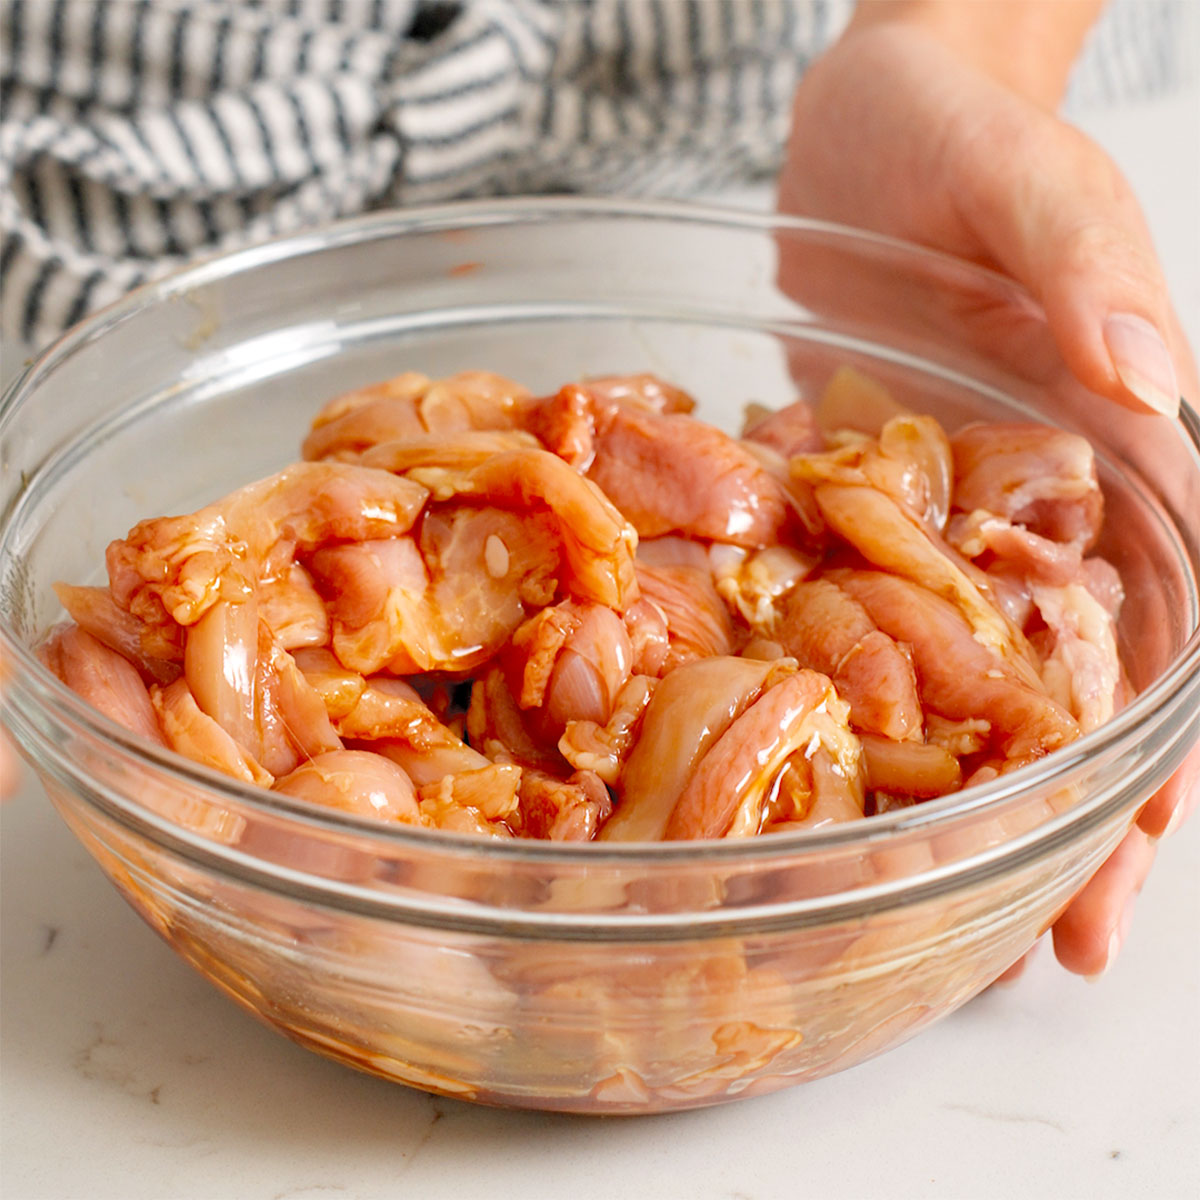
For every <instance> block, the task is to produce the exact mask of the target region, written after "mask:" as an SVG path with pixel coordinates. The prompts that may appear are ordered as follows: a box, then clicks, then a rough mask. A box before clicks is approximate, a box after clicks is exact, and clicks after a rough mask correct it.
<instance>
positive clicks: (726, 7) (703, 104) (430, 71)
mask: <svg viewBox="0 0 1200 1200" xmlns="http://www.w3.org/2000/svg"><path fill="white" fill-rule="evenodd" d="M1189 2H1190V0H1138V9H1139V18H1138V21H1137V22H1135V24H1136V26H1137V29H1138V31H1139V33H1138V36H1139V37H1140V38H1142V40H1143V41H1145V42H1146V43H1147V45H1146V46H1145V47H1143V48H1142V49H1143V50H1148V54H1147V53H1143V54H1141V55H1140V57H1139V56H1138V55H1131V54H1130V53H1129V52H1128V51H1129V46H1130V44H1131V43H1130V42H1129V39H1128V37H1127V36H1124V35H1122V33H1121V30H1120V29H1118V30H1117V31H1116V33H1115V35H1114V34H1110V35H1109V40H1110V41H1111V42H1112V45H1111V47H1110V53H1109V54H1108V55H1107V62H1108V67H1107V68H1106V69H1107V70H1108V72H1109V76H1110V77H1107V78H1099V80H1098V82H1099V90H1100V91H1107V92H1112V91H1113V90H1114V87H1115V88H1116V89H1117V90H1120V87H1121V86H1123V87H1124V88H1125V89H1126V90H1130V79H1127V78H1125V76H1126V75H1130V73H1131V72H1134V73H1135V68H1134V67H1131V66H1130V64H1131V63H1133V62H1134V60H1135V59H1139V60H1140V58H1148V59H1150V60H1153V59H1154V56H1155V55H1156V54H1157V56H1158V58H1157V62H1156V63H1155V65H1156V67H1157V68H1158V74H1157V76H1156V78H1158V79H1159V80H1160V81H1162V80H1164V79H1167V78H1168V77H1169V75H1170V71H1171V70H1172V69H1173V68H1172V63H1173V62H1174V60H1175V59H1176V58H1177V57H1178V55H1177V54H1173V53H1170V48H1171V45H1172V36H1175V37H1176V38H1177V34H1175V35H1173V34H1172V30H1173V28H1174V25H1173V23H1172V10H1173V9H1174V8H1176V7H1178V5H1179V4H1180V3H1184V4H1186V3H1189ZM852 8H853V0H588V2H585V0H578V2H566V3H562V2H557V3H556V2H551V0H464V2H462V3H458V4H445V3H435V4H430V3H418V2H416V0H0V37H2V38H3V51H4V60H3V70H2V72H0V238H2V240H0V328H2V332H3V334H4V336H5V337H6V338H9V339H17V340H19V341H21V342H24V343H26V344H29V345H34V346H36V345H39V344H41V343H43V342H45V341H46V340H48V339H49V338H51V337H53V336H54V335H56V334H57V333H59V332H60V331H61V330H63V329H65V328H66V327H68V326H70V325H71V324H73V323H74V322H75V321H77V320H79V319H80V318H81V317H82V316H84V315H85V314H86V313H87V312H88V311H90V310H91V309H93V308H95V307H98V306H100V305H102V304H104V303H107V302H108V301H110V300H112V299H114V298H116V297H117V296H118V295H120V294H121V293H123V292H124V291H125V290H127V289H128V288H130V287H132V286H134V285H136V284H138V283H140V282H142V281H143V280H145V279H147V278H149V277H151V276H153V275H156V274H161V273H162V272H164V271H166V270H168V269H170V268H171V267H173V266H176V265H178V264H179V263H181V262H184V261H186V260H187V259H188V258H190V257H193V256H195V255H197V254H201V253H210V252H212V251H215V250H222V249H228V248H231V247H233V246H236V245H240V244H244V243H246V242H249V241H255V240H259V239H262V238H265V237H269V236H272V235H276V234H281V233H287V232H290V231H293V230H296V229H298V228H301V227H304V226H307V225H312V224H315V223H319V222H322V221H326V220H329V219H331V218H335V217H339V216H345V215H348V214H352V213H356V212H360V211H363V210H365V209H368V208H375V207H380V206H384V205H403V204H413V203H419V202H428V201H434V200H443V199H449V198H454V197H463V196H471V195H487V194H499V193H515V192H546V191H585V192H607V193H624V194H670V195H685V194H689V193H694V192H696V191H698V190H702V189H703V190H709V191H711V190H712V189H714V188H717V187H719V186H721V185H722V184H724V183H726V182H729V181H734V180H748V179H753V178H757V177H762V176H765V175H767V174H769V173H770V172H772V171H774V170H775V169H776V167H777V165H778V161H779V156H780V152H781V149H782V146H783V143H784V140H785V138H786V134H787V122H788V111H789V101H790V98H791V94H792V91H793V89H794V87H795V85H796V82H797V80H798V78H799V76H800V73H801V72H802V71H803V70H804V68H805V66H806V64H807V63H808V62H809V61H810V60H811V59H812V58H813V57H814V56H815V55H816V54H818V53H819V52H820V51H821V50H822V49H823V48H824V47H825V46H827V45H828V44H829V42H830V41H831V40H832V39H833V38H834V37H836V36H837V34H838V33H839V32H840V30H841V28H842V27H843V26H844V24H845V22H846V20H847V19H848V17H849V15H850V12H851V10H852ZM1147 17H1152V18H1153V19H1151V20H1147ZM1126 34H1127V31H1126ZM1090 86H1092V87H1093V88H1094V89H1095V87H1096V81H1093V83H1092V84H1091V85H1090ZM1136 86H1137V83H1136V81H1134V84H1133V90H1136Z"/></svg>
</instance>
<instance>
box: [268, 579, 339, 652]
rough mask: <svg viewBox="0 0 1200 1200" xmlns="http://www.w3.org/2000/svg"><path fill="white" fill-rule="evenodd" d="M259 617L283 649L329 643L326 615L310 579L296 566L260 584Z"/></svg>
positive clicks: (327, 618) (327, 615)
mask: <svg viewBox="0 0 1200 1200" xmlns="http://www.w3.org/2000/svg"><path fill="white" fill-rule="evenodd" d="M258 615H259V618H260V620H261V621H262V622H263V624H264V625H266V627H267V628H268V629H269V630H270V631H271V634H272V636H273V637H274V638H275V641H276V642H277V643H278V644H279V645H280V646H282V647H283V648H284V649H285V650H296V649H299V648H300V647H303V646H326V645H328V644H329V636H330V631H329V614H328V613H327V612H326V611H325V605H324V603H323V602H322V600H321V597H320V595H318V593H317V589H316V587H315V586H314V584H313V581H312V576H311V575H309V573H308V572H307V571H306V570H305V569H304V568H303V567H302V566H301V565H300V564H299V563H291V564H289V565H288V566H287V567H286V568H285V569H284V570H283V571H282V572H280V574H278V575H276V576H275V577H274V578H271V579H263V580H261V581H260V583H259V585H258Z"/></svg>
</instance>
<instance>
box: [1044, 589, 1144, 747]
mask: <svg viewBox="0 0 1200 1200" xmlns="http://www.w3.org/2000/svg"><path fill="white" fill-rule="evenodd" d="M1032 591H1033V602H1034V604H1036V605H1037V608H1038V611H1039V612H1040V613H1041V615H1042V619H1043V620H1044V621H1045V622H1046V625H1047V626H1048V628H1049V631H1050V635H1051V639H1052V640H1051V644H1050V652H1049V654H1048V655H1047V656H1046V658H1045V660H1044V661H1043V663H1042V678H1043V679H1044V680H1045V682H1046V690H1047V691H1048V692H1049V693H1050V695H1051V696H1053V697H1054V698H1055V699H1056V700H1057V701H1058V702H1059V703H1060V704H1061V705H1062V706H1063V707H1064V708H1065V709H1067V710H1068V711H1069V712H1070V713H1071V715H1072V716H1073V717H1074V718H1075V719H1076V720H1077V721H1078V722H1079V728H1080V729H1081V730H1083V732H1084V733H1090V732H1091V731H1092V730H1093V729H1096V728H1098V727H1099V726H1101V725H1103V724H1104V723H1105V722H1106V721H1109V720H1111V719H1112V717H1113V715H1114V714H1115V713H1116V711H1117V709H1118V708H1119V707H1120V704H1119V699H1120V697H1121V695H1122V692H1123V689H1122V680H1121V662H1120V659H1119V658H1118V656H1117V636H1116V628H1115V626H1114V624H1113V619H1112V617H1111V616H1110V615H1109V613H1108V610H1107V609H1106V608H1105V607H1104V605H1103V604H1101V603H1100V601H1099V600H1097V599H1096V598H1095V596H1093V595H1092V593H1091V592H1090V591H1088V589H1087V588H1086V587H1085V586H1084V585H1083V584H1082V583H1072V584H1068V585H1067V586H1066V587H1049V586H1047V585H1045V584H1034V585H1033V589H1032Z"/></svg>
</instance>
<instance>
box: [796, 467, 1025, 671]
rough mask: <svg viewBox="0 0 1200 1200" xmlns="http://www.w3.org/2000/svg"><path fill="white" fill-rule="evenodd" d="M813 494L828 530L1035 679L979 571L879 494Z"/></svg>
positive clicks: (840, 488)
mask: <svg viewBox="0 0 1200 1200" xmlns="http://www.w3.org/2000/svg"><path fill="white" fill-rule="evenodd" d="M796 461H799V460H796ZM816 496H817V503H818V504H819V505H820V507H821V512H822V513H823V514H824V516H825V519H826V520H827V521H828V522H829V525H830V528H832V529H833V530H835V531H836V532H837V533H838V534H839V536H841V537H842V538H844V539H845V540H846V541H847V542H849V543H850V545H851V546H853V547H854V548H855V549H856V550H857V551H858V552H859V553H860V554H861V555H862V556H863V557H864V558H865V559H866V560H867V561H868V562H870V563H873V564H874V565H875V566H878V567H883V568H884V569H886V570H888V571H892V572H894V573H895V574H896V575H899V576H902V577H904V578H906V579H910V580H911V581H912V582H913V583H916V584H919V585H920V586H921V587H922V588H925V589H927V590H928V591H930V592H934V593H936V594H937V595H939V596H942V597H944V598H945V599H946V600H949V601H952V602H953V604H954V605H955V607H957V608H958V610H959V611H960V612H961V613H962V614H963V617H964V618H965V619H966V621H967V622H968V623H969V624H970V626H971V629H972V632H973V633H974V634H975V636H976V637H977V638H978V640H979V641H980V642H981V643H982V644H983V645H985V646H988V647H989V648H991V649H993V650H994V651H995V652H996V654H997V655H998V656H999V657H1000V658H1002V659H1003V661H1004V662H1005V664H1006V665H1007V666H1008V668H1009V669H1010V670H1011V671H1012V672H1014V673H1015V674H1016V675H1018V676H1019V677H1021V678H1023V679H1025V681H1026V682H1028V683H1030V684H1036V683H1037V680H1038V675H1037V669H1036V665H1035V664H1036V657H1035V655H1034V653H1033V650H1032V648H1031V647H1030V646H1029V643H1028V642H1027V641H1026V640H1025V638H1024V636H1023V635H1022V634H1021V632H1020V630H1018V629H1016V628H1015V627H1014V626H1013V625H1012V624H1011V623H1010V622H1009V621H1008V620H1006V619H1005V618H1004V617H1003V616H1002V615H1001V613H1000V612H999V611H998V610H997V608H996V607H995V606H994V605H993V604H992V603H991V602H990V601H989V600H988V599H987V598H985V597H984V595H983V594H982V592H981V591H980V589H979V587H978V586H977V582H982V583H984V585H985V586H986V576H984V575H983V573H982V572H979V571H975V578H972V577H971V576H969V575H968V574H967V572H966V571H965V570H964V569H963V567H962V566H960V565H959V564H958V563H956V562H955V561H954V559H953V558H952V557H951V555H952V552H951V551H950V550H949V548H948V547H946V546H945V544H944V543H941V541H940V539H938V538H937V536H936V535H935V534H932V533H930V532H929V531H928V530H927V529H926V528H924V527H923V526H922V525H921V524H919V523H918V522H917V520H916V519H915V518H914V517H912V516H911V515H910V514H908V513H907V512H906V511H905V510H904V509H903V508H902V507H901V506H900V505H899V504H897V503H896V501H895V500H893V499H892V498H891V497H890V496H887V495H885V494H884V493H883V492H879V491H876V490H875V489H874V488H871V487H857V486H846V485H842V484H829V483H826V484H820V485H819V486H818V487H817V489H816ZM971 570H972V571H974V570H975V569H974V568H971ZM900 640H904V639H900Z"/></svg>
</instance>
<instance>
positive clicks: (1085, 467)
mask: <svg viewBox="0 0 1200 1200" xmlns="http://www.w3.org/2000/svg"><path fill="white" fill-rule="evenodd" d="M951 446H952V448H953V451H954V507H955V509H956V510H958V511H959V512H964V513H972V512H975V511H976V510H977V509H981V510H983V511H984V512H987V513H990V514H992V515H993V516H996V517H1003V518H1005V519H1006V520H1008V521H1009V522H1011V523H1012V524H1014V525H1023V526H1024V527H1025V528H1026V529H1029V530H1031V531H1032V532H1033V533H1036V534H1040V535H1041V536H1042V537H1045V538H1048V539H1050V540H1051V541H1054V542H1072V543H1076V544H1078V545H1079V547H1080V549H1081V550H1086V549H1088V547H1089V546H1091V544H1092V543H1093V542H1094V541H1095V540H1096V535H1097V534H1098V533H1099V531H1100V523H1101V520H1102V519H1103V516H1104V496H1103V493H1102V492H1101V491H1100V483H1099V480H1098V479H1097V477H1096V460H1095V455H1094V454H1093V452H1092V447H1091V446H1090V445H1089V443H1088V442H1087V441H1086V440H1085V439H1084V438H1081V437H1079V436H1078V435H1077V434H1073V433H1067V432H1066V431H1064V430H1061V429H1053V428H1051V427H1050V426H1047V425H1033V424H1021V423H1010V424H1006V423H1000V422H997V423H992V424H986V425H968V426H967V427H966V428H965V429H960V430H959V431H958V433H956V434H955V435H954V437H953V438H952V439H951Z"/></svg>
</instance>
